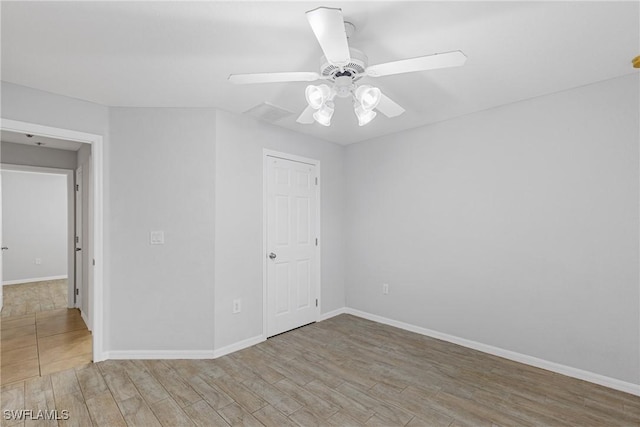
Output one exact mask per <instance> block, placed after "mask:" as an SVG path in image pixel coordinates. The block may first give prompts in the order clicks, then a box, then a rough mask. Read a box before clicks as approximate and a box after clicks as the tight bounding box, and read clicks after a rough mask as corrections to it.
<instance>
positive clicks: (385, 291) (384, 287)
mask: <svg viewBox="0 0 640 427" xmlns="http://www.w3.org/2000/svg"><path fill="white" fill-rule="evenodd" d="M382 293H383V294H384V295H389V284H388V283H383V284H382Z"/></svg>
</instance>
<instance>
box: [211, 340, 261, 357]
mask: <svg viewBox="0 0 640 427" xmlns="http://www.w3.org/2000/svg"><path fill="white" fill-rule="evenodd" d="M262 341H266V338H265V337H264V336H262V335H257V336H255V337H252V338H247V339H246V340H242V341H238V342H236V343H233V344H230V345H227V346H225V347H222V348H219V349H217V350H214V351H213V358H214V359H217V358H218V357H222V356H226V355H227V354H230V353H233V352H236V351H239V350H242V349H245V348H247V347H251V346H252V345H256V344H259V343H261V342H262Z"/></svg>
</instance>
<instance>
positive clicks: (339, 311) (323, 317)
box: [318, 307, 348, 322]
mask: <svg viewBox="0 0 640 427" xmlns="http://www.w3.org/2000/svg"><path fill="white" fill-rule="evenodd" d="M347 310H348V309H347V307H342V308H338V309H337V310H332V311H330V312H328V313H324V314H321V315H320V318H319V319H318V322H322V321H323V320H327V319H331V318H332V317H336V316H339V315H341V314H345V313H346V312H347Z"/></svg>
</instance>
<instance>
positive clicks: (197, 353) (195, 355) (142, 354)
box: [94, 350, 213, 362]
mask: <svg viewBox="0 0 640 427" xmlns="http://www.w3.org/2000/svg"><path fill="white" fill-rule="evenodd" d="M104 355H105V359H117V360H127V359H147V360H160V359H213V351H211V350H113V351H105V352H104ZM94 362H95V360H94Z"/></svg>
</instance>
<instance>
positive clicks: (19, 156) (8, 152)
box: [0, 142, 77, 169]
mask: <svg viewBox="0 0 640 427" xmlns="http://www.w3.org/2000/svg"><path fill="white" fill-rule="evenodd" d="M0 156H2V163H7V164H10V165H24V166H40V167H46V168H57V169H75V168H76V164H77V161H76V156H77V154H76V152H75V151H67V150H57V149H55V148H48V147H32V146H29V145H24V144H13V143H10V142H2V143H0Z"/></svg>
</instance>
